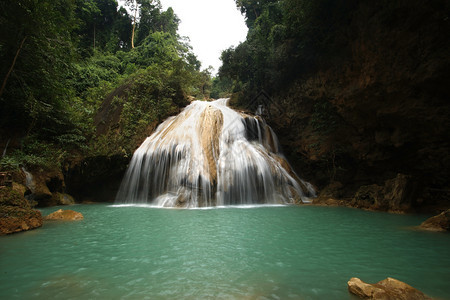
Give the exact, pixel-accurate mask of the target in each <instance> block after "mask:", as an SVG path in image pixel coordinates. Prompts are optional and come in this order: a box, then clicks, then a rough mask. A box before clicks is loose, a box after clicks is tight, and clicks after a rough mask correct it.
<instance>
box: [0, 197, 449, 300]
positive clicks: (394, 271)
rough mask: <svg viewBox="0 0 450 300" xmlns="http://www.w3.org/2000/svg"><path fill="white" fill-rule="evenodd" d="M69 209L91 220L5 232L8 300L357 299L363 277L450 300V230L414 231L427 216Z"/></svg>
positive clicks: (0, 248)
mask: <svg viewBox="0 0 450 300" xmlns="http://www.w3.org/2000/svg"><path fill="white" fill-rule="evenodd" d="M65 208H66V209H67V208H69V209H74V210H77V211H80V212H81V213H83V215H84V217H85V219H84V220H83V221H79V222H68V223H63V222H48V223H45V224H44V227H43V228H40V229H37V230H33V231H29V232H25V233H20V234H15V235H11V236H5V237H0V299H353V298H352V297H351V296H350V295H349V294H348V292H347V281H348V280H349V279H350V278H351V277H353V276H356V277H359V278H361V279H362V280H365V281H368V282H377V281H379V280H382V279H384V278H386V277H388V276H390V277H394V278H397V279H399V280H402V281H405V282H407V283H409V284H411V285H412V286H414V287H416V288H418V289H420V290H422V291H424V292H425V293H427V294H429V295H431V296H434V297H440V298H441V299H450V297H449V295H450V284H449V283H450V255H449V249H450V235H449V234H445V233H429V232H421V231H414V230H412V229H410V228H408V227H409V226H415V225H418V224H420V223H421V222H422V221H423V220H424V219H426V217H428V216H425V215H422V216H421V215H392V214H387V213H374V212H366V211H361V210H356V209H349V208H330V207H314V206H305V205H303V206H259V207H252V206H240V207H226V208H211V209H161V208H151V207H148V206H145V205H141V206H114V205H77V206H73V207H65ZM57 209H59V207H58V208H47V209H44V210H42V211H43V214H44V215H46V214H48V213H50V212H53V211H55V210H57Z"/></svg>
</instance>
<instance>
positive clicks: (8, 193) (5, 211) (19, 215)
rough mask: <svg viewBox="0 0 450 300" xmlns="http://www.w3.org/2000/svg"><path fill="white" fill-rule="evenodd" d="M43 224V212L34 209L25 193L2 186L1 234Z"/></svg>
mask: <svg viewBox="0 0 450 300" xmlns="http://www.w3.org/2000/svg"><path fill="white" fill-rule="evenodd" d="M41 226H42V215H41V212H40V211H37V210H34V209H32V208H31V206H30V204H29V203H28V201H27V200H26V199H25V198H24V197H23V194H20V193H18V192H17V191H15V190H13V189H11V188H6V187H3V188H0V235H4V234H10V233H15V232H20V231H25V230H30V229H34V228H38V227H41Z"/></svg>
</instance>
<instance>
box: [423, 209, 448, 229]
mask: <svg viewBox="0 0 450 300" xmlns="http://www.w3.org/2000/svg"><path fill="white" fill-rule="evenodd" d="M420 229H424V230H430V231H450V209H447V210H446V211H443V212H441V213H440V214H439V215H437V216H434V217H431V218H429V219H427V220H425V221H424V222H423V223H422V224H420Z"/></svg>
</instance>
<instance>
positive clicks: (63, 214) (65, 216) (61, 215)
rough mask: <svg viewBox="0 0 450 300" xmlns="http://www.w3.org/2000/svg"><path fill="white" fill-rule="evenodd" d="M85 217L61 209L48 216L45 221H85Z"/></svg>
mask: <svg viewBox="0 0 450 300" xmlns="http://www.w3.org/2000/svg"><path fill="white" fill-rule="evenodd" d="M83 218H84V217H83V215H82V214H81V213H79V212H76V211H73V210H70V209H68V210H62V209H59V210H57V211H55V212H53V213H51V214H49V215H48V216H46V217H44V220H61V221H79V220H83Z"/></svg>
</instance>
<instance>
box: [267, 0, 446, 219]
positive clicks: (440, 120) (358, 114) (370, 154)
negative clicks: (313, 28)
mask: <svg viewBox="0 0 450 300" xmlns="http://www.w3.org/2000/svg"><path fill="white" fill-rule="evenodd" d="M358 3H359V4H358V5H357V6H356V8H355V11H354V12H353V14H352V16H350V17H349V19H348V23H345V24H341V26H342V28H341V30H338V31H340V32H342V34H341V35H339V34H337V35H336V36H335V37H332V38H336V39H337V40H339V42H340V43H339V45H341V46H340V47H341V48H340V49H334V48H333V49H329V52H330V53H338V52H339V51H341V52H339V53H342V54H341V55H340V56H338V57H335V59H334V60H333V62H332V63H331V64H329V65H321V66H317V70H314V71H312V72H310V73H308V74H302V76H301V78H300V77H299V79H298V80H297V81H296V82H294V83H293V84H291V85H290V86H289V87H288V88H287V89H285V90H284V91H281V92H279V93H278V94H276V93H274V95H272V96H273V102H274V103H276V104H277V105H276V106H275V105H272V106H273V107H271V110H270V118H269V119H268V122H269V124H271V126H272V127H273V128H274V130H275V131H276V133H277V135H278V137H279V139H280V143H281V144H282V146H283V149H284V150H285V152H286V154H287V157H288V159H289V161H290V162H291V164H292V165H293V167H294V169H295V170H296V172H297V173H299V174H301V176H302V177H303V178H304V179H306V180H307V181H310V182H312V183H313V184H314V185H315V186H317V187H318V189H319V190H321V189H323V188H324V187H326V186H327V185H329V184H330V183H331V182H333V181H339V182H341V183H342V185H343V188H342V189H340V190H339V191H338V192H339V194H340V195H333V196H334V198H341V199H352V198H355V197H356V198H358V197H360V196H362V194H365V197H366V199H365V200H364V201H366V202H367V203H368V204H369V205H368V206H371V207H372V209H382V210H386V209H387V210H390V209H394V210H404V209H406V210H409V209H410V207H414V209H416V210H422V211H423V210H425V209H429V210H435V209H436V208H440V209H442V208H445V209H446V208H449V207H450V184H449V181H448V178H450V156H449V153H450V146H449V143H448V141H449V140H450V135H449V132H450V131H449V130H448V128H450V118H449V116H450V102H449V101H448V99H449V97H450V94H449V89H448V74H447V73H448V72H447V70H448V69H449V66H450V56H449V55H448V53H449V52H450V40H449V39H448V34H447V33H448V32H449V30H450V22H449V21H448V11H449V5H448V2H447V3H446V2H445V1H436V2H433V3H430V2H426V1H425V2H424V1H416V0H412V1H400V2H395V4H394V3H393V2H389V3H388V2H387V1H384V2H376V1H375V2H374V1H359V2H358ZM391 4H392V5H391ZM330 38H331V37H330ZM323 59H324V60H326V59H327V57H323ZM399 173H400V174H405V176H406V177H405V180H406V181H408V182H409V183H406V185H409V184H410V183H411V182H414V184H413V185H414V186H415V188H416V191H415V193H412V194H408V190H409V188H408V187H406V189H405V188H403V187H400V186H401V185H402V184H400V181H401V179H397V183H396V184H398V188H399V189H400V190H398V189H397V187H393V186H392V187H391V189H390V192H387V189H388V187H387V186H388V185H389V184H388V183H386V181H387V180H389V179H392V178H394V177H395V176H396V174H399ZM373 185H377V186H380V188H375V187H374V186H373ZM362 186H366V187H367V186H371V188H370V189H369V188H364V189H363V190H360V188H361V187H362ZM358 190H360V191H359V192H358ZM369 190H370V191H369ZM379 190H383V191H382V196H380V194H379V192H380V191H379ZM400 191H403V192H400ZM357 192H358V193H359V196H355V193H357ZM416 193H417V194H416ZM354 196H355V197H354ZM410 196H413V197H410ZM394 198H395V199H394ZM385 199H386V200H385ZM399 199H401V202H398V201H397V200H399ZM416 199H417V200H418V201H416ZM364 201H358V202H361V203H362V202H364ZM399 201H400V200H399ZM388 203H391V204H392V206H391V204H388ZM362 206H363V207H364V206H366V205H362Z"/></svg>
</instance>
